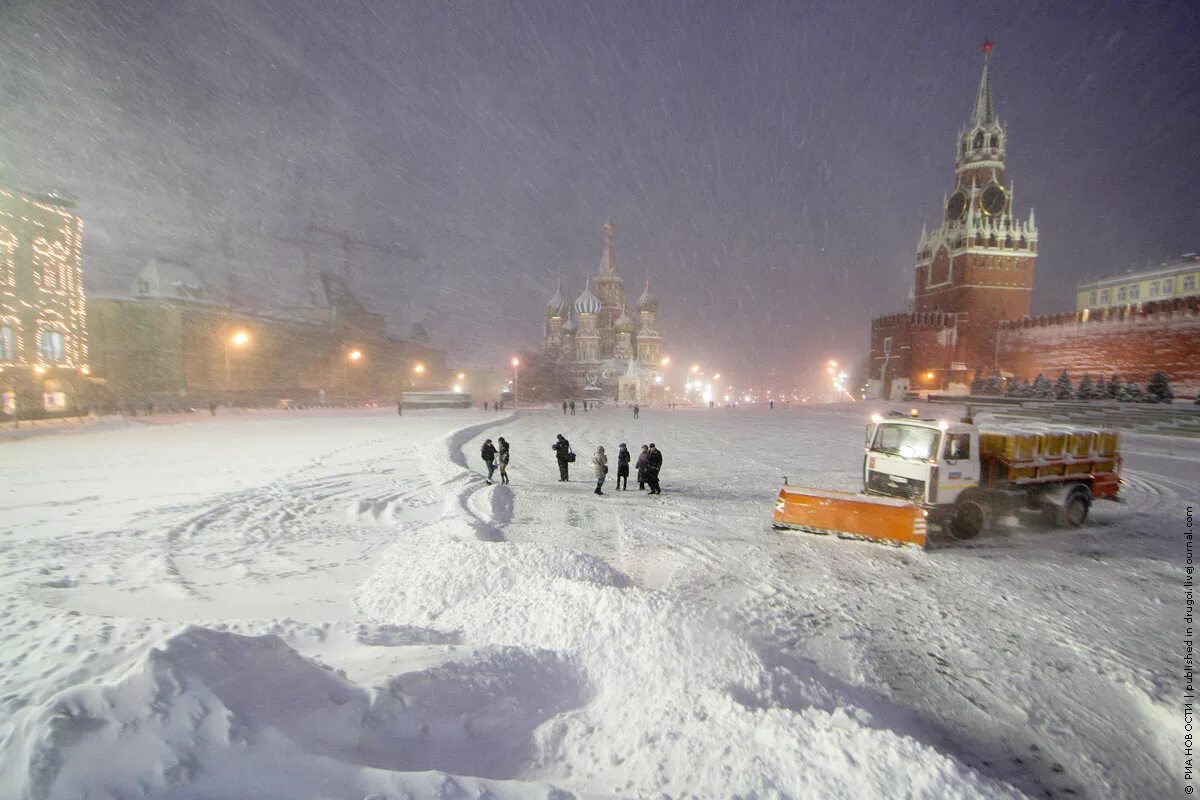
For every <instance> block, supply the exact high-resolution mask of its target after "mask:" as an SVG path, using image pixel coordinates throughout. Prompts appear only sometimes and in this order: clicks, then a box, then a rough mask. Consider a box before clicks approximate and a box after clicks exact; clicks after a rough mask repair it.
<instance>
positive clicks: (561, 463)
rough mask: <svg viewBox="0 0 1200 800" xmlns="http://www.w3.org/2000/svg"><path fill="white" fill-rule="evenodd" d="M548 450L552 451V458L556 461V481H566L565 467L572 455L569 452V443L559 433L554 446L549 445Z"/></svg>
mask: <svg viewBox="0 0 1200 800" xmlns="http://www.w3.org/2000/svg"><path fill="white" fill-rule="evenodd" d="M550 449H551V450H553V451H554V457H555V459H557V460H558V480H559V481H560V482H562V481H565V480H567V479H568V475H567V465H568V464H570V463H571V460H572V456H573V455H574V454H573V453H572V452H571V443H570V442H568V441H567V440H566V437H564V436H563V435H562V434H561V433H560V434H559V435H558V438H557V439H556V440H555V441H554V444H552V445H550Z"/></svg>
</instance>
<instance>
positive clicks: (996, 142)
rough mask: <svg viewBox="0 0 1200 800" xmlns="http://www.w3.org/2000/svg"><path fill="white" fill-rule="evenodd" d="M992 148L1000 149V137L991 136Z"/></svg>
mask: <svg viewBox="0 0 1200 800" xmlns="http://www.w3.org/2000/svg"><path fill="white" fill-rule="evenodd" d="M992 147H995V148H999V147H1000V137H999V136H996V135H995V134H993V135H992Z"/></svg>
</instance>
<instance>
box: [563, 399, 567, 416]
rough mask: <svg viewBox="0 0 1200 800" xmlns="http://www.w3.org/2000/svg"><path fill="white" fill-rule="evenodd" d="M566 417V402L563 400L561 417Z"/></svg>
mask: <svg viewBox="0 0 1200 800" xmlns="http://www.w3.org/2000/svg"><path fill="white" fill-rule="evenodd" d="M566 415H567V401H566V400H563V416H564V417H565V416H566Z"/></svg>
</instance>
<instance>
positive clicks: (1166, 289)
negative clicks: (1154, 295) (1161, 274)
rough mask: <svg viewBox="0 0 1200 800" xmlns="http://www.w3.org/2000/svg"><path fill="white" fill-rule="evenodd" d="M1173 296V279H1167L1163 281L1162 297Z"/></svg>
mask: <svg viewBox="0 0 1200 800" xmlns="http://www.w3.org/2000/svg"><path fill="white" fill-rule="evenodd" d="M1173 294H1175V279H1174V278H1167V279H1166V280H1165V281H1163V297H1170V296H1171V295H1173Z"/></svg>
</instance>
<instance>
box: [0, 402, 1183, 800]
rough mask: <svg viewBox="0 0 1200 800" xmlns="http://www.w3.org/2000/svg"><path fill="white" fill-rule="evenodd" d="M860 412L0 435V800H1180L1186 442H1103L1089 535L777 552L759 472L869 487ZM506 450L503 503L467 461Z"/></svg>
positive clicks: (1049, 533)
mask: <svg viewBox="0 0 1200 800" xmlns="http://www.w3.org/2000/svg"><path fill="white" fill-rule="evenodd" d="M865 413H866V410H865V409H864V408H863V407H861V406H860V407H827V408H797V409H779V410H776V411H774V412H770V411H767V410H765V409H757V408H748V409H738V410H724V409H717V410H712V411H710V410H707V409H705V410H677V411H662V410H648V411H644V412H643V413H642V418H641V419H640V420H636V421H635V420H633V419H632V418H631V417H630V415H629V413H628V412H627V411H624V410H601V411H598V412H592V413H588V414H583V413H580V414H579V415H577V416H575V417H573V418H563V417H562V416H561V415H560V414H559V413H558V412H548V411H536V412H521V413H520V414H518V415H508V414H506V415H502V416H501V415H494V414H488V415H485V414H483V413H482V412H479V411H459V412H427V413H424V414H413V415H406V416H404V417H402V418H398V417H396V416H395V415H394V413H387V412H385V411H379V412H369V411H362V412H331V411H309V412H292V413H282V412H279V413H263V414H258V415H244V416H218V417H216V418H209V417H197V418H194V419H182V418H181V419H179V420H176V421H170V420H168V421H166V422H167V423H168V424H143V423H141V422H134V421H120V422H113V421H104V422H101V423H99V424H95V425H91V426H85V427H75V428H71V429H69V430H68V429H64V430H63V431H56V432H55V433H54V434H53V435H40V436H32V437H28V438H19V439H18V438H13V437H11V436H9V437H7V438H5V439H2V440H0V450H2V451H3V453H4V455H5V457H4V459H3V461H2V464H0V476H2V478H3V482H2V484H0V485H2V487H3V489H2V490H0V492H2V493H0V553H2V554H3V559H2V560H0V604H2V605H0V608H2V609H3V613H2V614H0V797H4V798H9V797H12V798H24V797H32V798H43V797H45V798H74V797H84V796H87V797H100V798H107V797H140V796H150V797H173V798H184V797H187V798H197V797H205V798H227V797H251V796H253V797H262V798H307V797H311V798H356V799H357V798H364V797H379V798H385V797H386V798H392V797H409V796H411V797H460V796H461V797H477V796H491V797H498V798H504V797H513V798H530V797H568V796H570V795H572V794H573V795H575V796H579V797H604V796H614V795H615V796H628V797H644V796H661V795H666V796H670V797H693V796H694V797H704V798H710V797H733V796H742V797H846V798H859V797H885V796H886V797H929V798H945V797H1011V796H1020V795H1021V794H1028V795H1030V796H1055V797H1058V796H1087V797H1148V796H1167V795H1171V794H1173V793H1177V792H1178V791H1179V789H1180V788H1181V786H1180V777H1179V774H1180V768H1179V760H1180V758H1181V756H1180V753H1181V751H1180V748H1179V746H1178V742H1179V741H1180V740H1181V722H1180V721H1179V720H1178V715H1176V714H1175V713H1174V709H1175V708H1176V707H1177V705H1178V703H1179V701H1180V692H1181V690H1180V688H1179V687H1178V684H1177V682H1176V680H1175V672H1174V666H1175V661H1176V660H1177V659H1175V658H1174V656H1173V654H1174V653H1175V651H1176V647H1175V644H1176V643H1175V639H1176V638H1178V637H1177V634H1178V632H1179V630H1180V626H1179V625H1178V624H1177V622H1178V620H1177V617H1179V615H1180V614H1181V608H1180V603H1179V595H1180V587H1181V586H1182V580H1183V578H1182V557H1181V554H1182V542H1181V538H1180V537H1181V531H1182V522H1183V506H1184V505H1185V504H1186V503H1191V502H1194V499H1195V497H1196V496H1197V493H1198V488H1200V486H1198V484H1200V478H1198V477H1197V476H1200V469H1198V468H1197V467H1198V462H1200V444H1197V443H1194V442H1190V441H1187V440H1174V439H1166V438H1161V437H1150V436H1143V437H1126V439H1125V443H1124V450H1125V454H1126V462H1125V466H1126V476H1127V478H1128V481H1129V482H1128V484H1127V486H1126V488H1125V495H1126V498H1127V501H1128V502H1127V503H1125V504H1120V505H1118V504H1113V503H1101V504H1098V505H1096V506H1095V507H1094V509H1093V519H1092V521H1091V524H1090V525H1089V527H1087V528H1086V529H1084V530H1081V531H1072V532H1064V531H1057V530H1050V529H1046V528H1044V527H1041V526H1040V525H1038V524H1037V523H1036V522H1034V523H1033V524H1031V525H1028V526H1026V527H1024V528H1018V527H1016V525H1015V521H1010V522H1009V524H1008V526H1007V527H1005V528H1003V529H1002V530H999V531H997V532H994V533H991V534H989V535H987V536H986V537H983V538H980V539H978V540H976V541H974V542H972V543H970V544H969V545H962V544H959V545H950V544H948V543H945V542H942V541H937V542H935V546H934V547H932V548H931V549H929V550H927V551H924V552H919V551H913V550H900V549H895V548H890V547H885V546H881V545H875V544H869V543H862V542H852V541H846V540H840V539H835V538H828V537H818V536H808V535H803V534H790V533H787V534H781V533H778V532H775V531H773V530H771V528H770V526H769V518H770V512H771V508H772V501H773V498H774V495H775V492H776V491H777V489H778V486H779V483H780V479H781V476H782V475H785V474H786V475H787V476H788V477H789V480H790V481H791V482H792V483H797V484H807V485H812V486H823V487H835V488H852V487H854V486H856V485H857V482H858V481H859V478H858V468H859V465H860V463H861V450H860V449H859V443H860V442H861V436H862V425H863V422H864V417H865ZM559 432H561V433H563V434H565V435H566V436H567V437H568V438H569V439H570V440H571V442H572V444H573V445H574V447H575V449H576V451H577V452H578V453H579V454H580V460H579V462H578V464H577V465H576V468H575V472H574V474H573V478H575V479H574V480H573V481H572V482H571V483H568V484H560V483H558V481H557V470H556V467H555V466H554V463H553V457H552V456H553V454H552V453H551V451H550V444H551V442H552V440H553V437H554V434H555V433H559ZM498 435H503V436H505V438H507V439H508V440H509V441H510V442H511V443H512V447H513V465H512V467H511V469H510V473H511V477H512V484H511V486H508V487H505V486H485V485H484V483H483V481H482V478H481V476H480V475H479V471H478V470H479V468H480V467H481V466H482V465H481V462H480V460H479V456H478V452H479V446H480V444H481V442H482V439H483V438H484V437H490V438H492V439H495V438H496V437H497V436H498ZM0 436H3V434H0ZM622 441H624V442H627V443H628V444H629V445H630V447H631V449H633V450H636V448H637V445H640V444H642V443H646V442H649V441H654V442H656V443H657V444H658V445H659V447H660V448H661V449H662V450H663V451H664V453H665V467H664V471H663V486H664V494H663V495H662V496H661V497H652V496H648V495H644V494H641V493H638V492H636V491H634V489H633V488H631V489H630V491H629V492H615V491H613V486H612V481H611V480H610V482H609V484H608V486H607V487H606V491H607V494H606V496H604V497H597V496H595V495H594V494H592V492H591V489H592V483H591V479H590V470H589V469H588V465H587V463H586V462H588V461H589V460H590V453H591V451H592V450H593V449H594V447H595V446H596V445H597V444H603V445H605V447H606V449H607V450H608V452H609V454H610V457H611V458H612V459H613V463H614V464H615V457H614V456H615V452H616V446H617V444H618V443H619V442H622ZM614 474H615V470H614Z"/></svg>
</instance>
